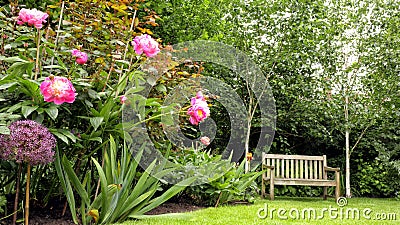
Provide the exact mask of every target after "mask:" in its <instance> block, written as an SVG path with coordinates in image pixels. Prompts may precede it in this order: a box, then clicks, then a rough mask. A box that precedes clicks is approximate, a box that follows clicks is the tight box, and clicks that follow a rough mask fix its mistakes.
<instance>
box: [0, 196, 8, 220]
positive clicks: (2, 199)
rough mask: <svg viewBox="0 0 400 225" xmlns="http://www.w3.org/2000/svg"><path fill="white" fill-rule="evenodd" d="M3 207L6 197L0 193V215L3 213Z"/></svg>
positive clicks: (5, 205) (5, 204)
mask: <svg viewBox="0 0 400 225" xmlns="http://www.w3.org/2000/svg"><path fill="white" fill-rule="evenodd" d="M5 207H7V199H6V197H5V196H3V195H0V215H1V213H4V211H5Z"/></svg>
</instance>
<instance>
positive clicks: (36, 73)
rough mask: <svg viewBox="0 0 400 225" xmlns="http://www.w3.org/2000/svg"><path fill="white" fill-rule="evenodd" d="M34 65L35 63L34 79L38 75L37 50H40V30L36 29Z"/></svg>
mask: <svg viewBox="0 0 400 225" xmlns="http://www.w3.org/2000/svg"><path fill="white" fill-rule="evenodd" d="M36 48H37V49H36V63H35V79H34V80H37V75H38V73H39V48H40V29H37V46H36Z"/></svg>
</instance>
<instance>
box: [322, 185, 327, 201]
mask: <svg viewBox="0 0 400 225" xmlns="http://www.w3.org/2000/svg"><path fill="white" fill-rule="evenodd" d="M327 197H328V187H324V193H323V198H324V200H326V198H327Z"/></svg>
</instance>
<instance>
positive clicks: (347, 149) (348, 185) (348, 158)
mask: <svg viewBox="0 0 400 225" xmlns="http://www.w3.org/2000/svg"><path fill="white" fill-rule="evenodd" d="M344 116H345V119H346V125H348V123H349V97H348V96H347V95H346V103H345V106H344ZM346 198H351V192H350V130H349V128H348V127H346Z"/></svg>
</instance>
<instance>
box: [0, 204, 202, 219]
mask: <svg viewBox="0 0 400 225" xmlns="http://www.w3.org/2000/svg"><path fill="white" fill-rule="evenodd" d="M63 206H64V202H55V203H52V204H51V205H48V206H46V207H42V206H40V205H35V204H31V210H30V215H29V224H30V225H73V224H74V223H73V221H72V219H71V214H70V213H68V212H67V213H66V215H65V216H63V217H62V216H61V213H62V209H63ZM202 208H204V207H201V206H195V205H192V204H189V203H186V202H180V203H174V202H166V203H164V204H162V205H160V206H159V207H157V208H155V209H153V210H151V211H149V212H147V213H146V214H147V215H159V214H166V213H180V212H189V211H195V210H199V209H202ZM67 211H68V210H67ZM22 216H23V215H22V213H21V212H19V214H18V218H21V217H22ZM9 224H11V217H10V218H8V219H6V220H1V221H0V225H9ZM21 224H23V223H21Z"/></svg>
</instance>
